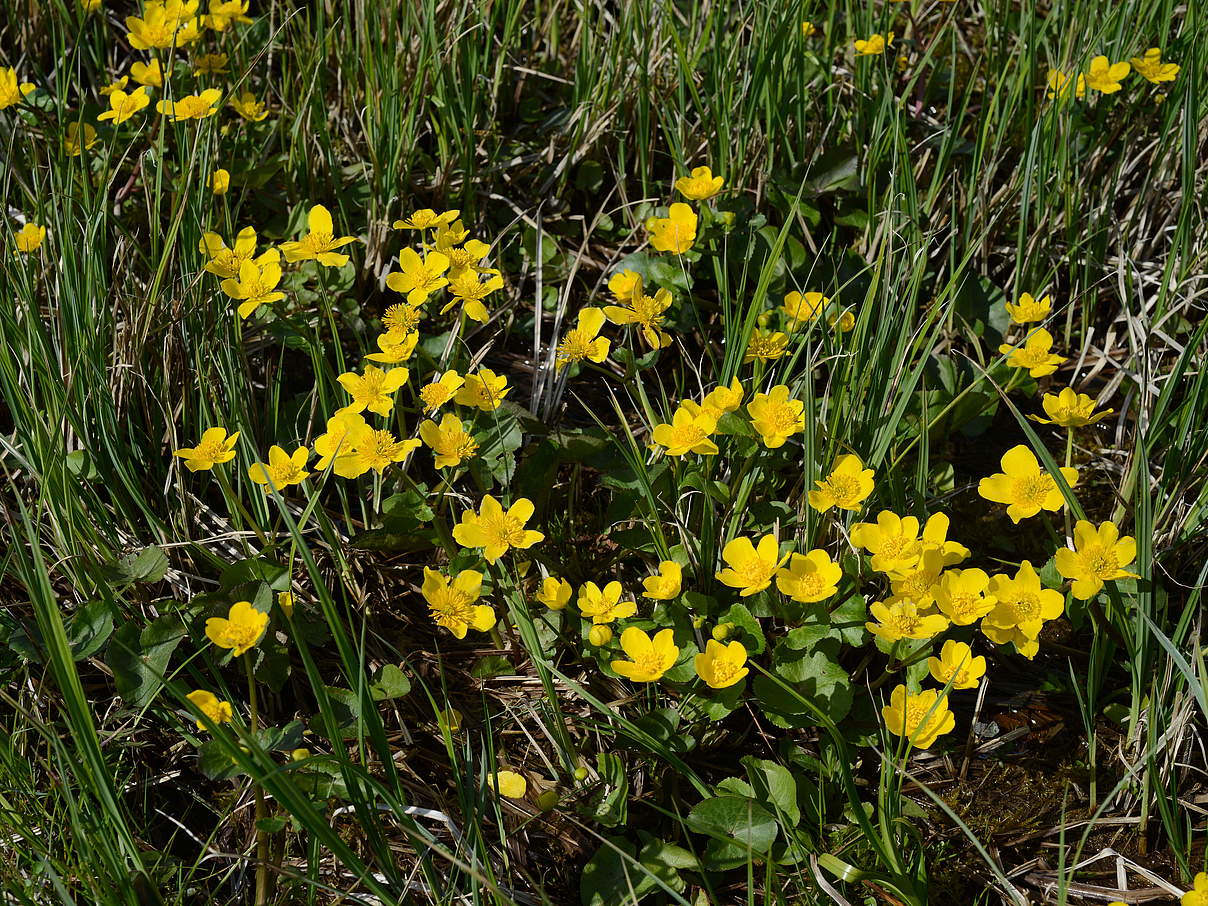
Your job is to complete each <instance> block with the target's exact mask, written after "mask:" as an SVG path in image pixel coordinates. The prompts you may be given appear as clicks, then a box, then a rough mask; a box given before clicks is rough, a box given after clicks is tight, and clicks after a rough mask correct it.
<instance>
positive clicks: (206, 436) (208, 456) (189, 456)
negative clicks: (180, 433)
mask: <svg viewBox="0 0 1208 906" xmlns="http://www.w3.org/2000/svg"><path fill="white" fill-rule="evenodd" d="M237 440H239V432H238V431H236V432H235V433H234V434H232V435H230V436H228V435H227V432H226V428H207V429H206V430H205V431H203V432H202V435H201V440H200V441H199V442H198V444H197V446H196V447H181V448H180V449H179V450H173V451H172V455H173V456H179V457H180V458H181V459H183V460H184V461H185V468H186V469H188V470H189V471H190V472H202V471H207V472H208V471H209V470H211V469H213V468H214V466H217V465H221V464H222V463H224V462H230V461H231V460H232V459H234V458H235V442H236V441H237Z"/></svg>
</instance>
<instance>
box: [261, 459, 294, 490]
mask: <svg viewBox="0 0 1208 906" xmlns="http://www.w3.org/2000/svg"><path fill="white" fill-rule="evenodd" d="M267 471H268V477H269V478H270V479H272V482H273V484H275V485H276V486H277V487H279V488H283V487H285V486H286V485H290V484H297V483H298V482H299V481H301V480H302V470H301V469H299V468H298V467H297V466H295V465H294V462H293V460H292V459H291V460H286V461H285V462H281V463H278V464H277V465H275V466H269V467H268V469H267Z"/></svg>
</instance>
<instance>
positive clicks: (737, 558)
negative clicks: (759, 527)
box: [717, 535, 788, 598]
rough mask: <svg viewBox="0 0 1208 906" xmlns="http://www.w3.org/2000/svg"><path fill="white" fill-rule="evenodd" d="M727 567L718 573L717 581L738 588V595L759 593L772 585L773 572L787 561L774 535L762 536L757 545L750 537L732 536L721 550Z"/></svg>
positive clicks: (745, 595)
mask: <svg viewBox="0 0 1208 906" xmlns="http://www.w3.org/2000/svg"><path fill="white" fill-rule="evenodd" d="M721 558H722V559H723V560H724V561H725V562H726V564H727V568H726V569H723V570H721V571H720V572H718V573H717V581H719V582H721V583H722V584H723V585H728V586H729V587H730V588H737V589H739V592H738V595H739V597H742V598H745V597H748V596H749V595H753V594H758V593H759V592H761V591H763V590H764V589H765V588H767V587H768V586H769V585H771V584H772V578H773V577H774V576H775V575H776V571H777V570H778V569H780V567H781V566H783V565H784V562H785V561H786V560H788V554H785V555H784V556H783V557H781V556H780V545H779V544H777V542H776V537H775V536H774V535H764V536H763V537H762V538H761V539H759V545H758V547H757V546H756V545H754V544H752V543H751V539H750V538H735V539H733V540H732V541H730V542H729V543H728V544H727V545H726V546H725V547H724V548H722V551H721Z"/></svg>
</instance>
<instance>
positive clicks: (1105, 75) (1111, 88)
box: [1086, 56, 1132, 94]
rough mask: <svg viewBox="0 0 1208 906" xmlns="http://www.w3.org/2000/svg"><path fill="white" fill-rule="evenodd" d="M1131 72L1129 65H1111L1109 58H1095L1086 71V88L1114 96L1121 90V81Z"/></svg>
mask: <svg viewBox="0 0 1208 906" xmlns="http://www.w3.org/2000/svg"><path fill="white" fill-rule="evenodd" d="M1130 72H1132V67H1131V66H1130V65H1129V64H1128V63H1110V62H1108V59H1107V57H1104V56H1098V57H1095V58H1094V59H1093V60H1091V65H1090V67H1089V68H1088V69H1087V70H1086V87H1087V88H1091V89H1094V90H1095V91H1102V92H1103V93H1104V94H1114V93H1115V92H1117V91H1119V90H1120V80H1121V79H1122V78H1124V77H1125V76H1126V75H1128V74H1129V73H1130Z"/></svg>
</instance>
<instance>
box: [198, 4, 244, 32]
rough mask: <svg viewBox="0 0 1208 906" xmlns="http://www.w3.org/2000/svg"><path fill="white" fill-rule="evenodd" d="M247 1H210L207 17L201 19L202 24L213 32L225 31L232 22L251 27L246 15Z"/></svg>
mask: <svg viewBox="0 0 1208 906" xmlns="http://www.w3.org/2000/svg"><path fill="white" fill-rule="evenodd" d="M247 6H248V0H210V7H209V10H210V12H209V15H207V16H203V17H202V24H203V25H205V27H206V28H212V29H213V30H214V31H226V29H227V26H228V25H230V24H231V23H233V22H237V23H239V24H240V25H251V24H252V18H251V16H249V15H248V14H247Z"/></svg>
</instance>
